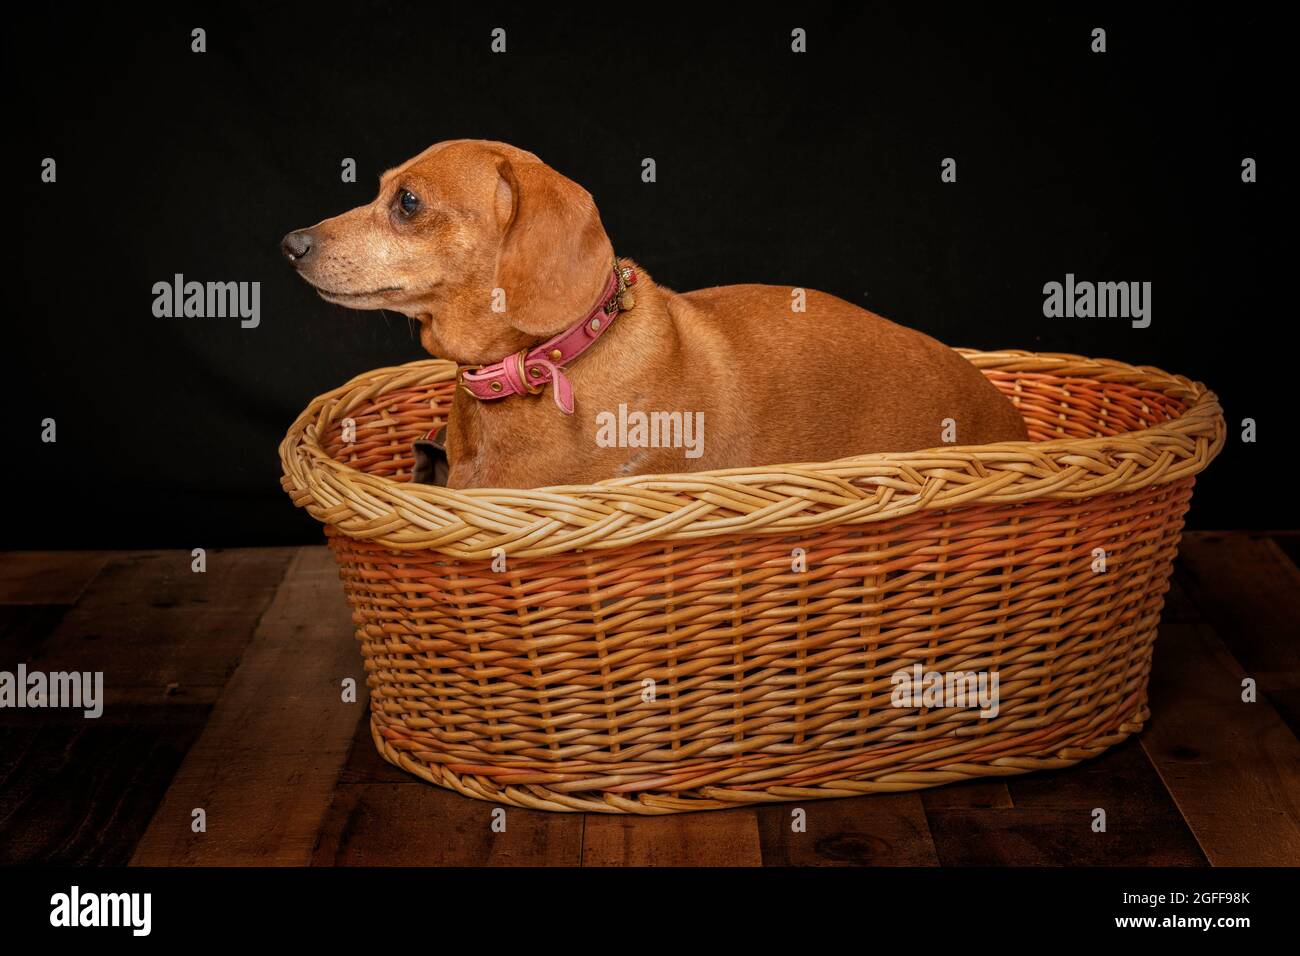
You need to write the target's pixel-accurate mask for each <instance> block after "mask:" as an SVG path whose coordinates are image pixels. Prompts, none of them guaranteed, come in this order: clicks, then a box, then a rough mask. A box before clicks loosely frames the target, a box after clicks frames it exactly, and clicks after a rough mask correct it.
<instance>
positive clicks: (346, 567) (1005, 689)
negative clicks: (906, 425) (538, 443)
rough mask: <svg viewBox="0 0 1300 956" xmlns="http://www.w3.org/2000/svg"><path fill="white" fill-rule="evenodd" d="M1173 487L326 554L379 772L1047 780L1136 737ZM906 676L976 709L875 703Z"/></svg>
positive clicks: (681, 799)
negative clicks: (723, 528) (529, 546)
mask: <svg viewBox="0 0 1300 956" xmlns="http://www.w3.org/2000/svg"><path fill="white" fill-rule="evenodd" d="M1191 488H1192V479H1190V478H1189V479H1184V480H1182V481H1178V482H1174V483H1170V484H1164V485H1160V486H1157V487H1154V488H1150V489H1143V490H1140V491H1135V492H1123V493H1116V494H1108V495H1099V496H1094V497H1091V498H1085V499H1079V500H1074V501H1064V500H1043V501H1038V502H1032V503H1023V504H1013V505H981V506H972V507H967V508H961V509H955V510H952V511H948V512H933V511H931V512H922V513H919V514H915V515H910V516H907V517H905V518H902V519H898V520H896V521H891V522H882V523H876V524H871V525H866V526H856V527H855V526H842V527H839V528H834V529H824V530H819V531H816V532H813V533H810V534H808V535H804V536H788V537H782V538H778V537H772V536H760V537H753V536H723V537H717V538H712V539H707V540H701V541H693V542H684V543H679V542H662V543H653V544H651V543H647V544H643V545H636V546H632V547H628V548H623V549H620V550H618V551H617V552H603V551H588V552H583V553H581V554H567V555H554V556H547V557H541V558H524V559H515V558H509V559H506V560H505V563H504V564H502V563H500V562H498V563H496V565H495V566H494V564H493V562H492V561H483V562H474V561H460V560H455V559H450V558H447V557H446V556H444V555H441V554H438V553H434V552H422V553H420V552H417V553H410V552H397V551H392V550H390V549H384V548H381V547H378V546H376V545H374V544H372V543H368V542H361V541H357V540H355V539H353V538H350V537H348V536H346V535H342V534H339V533H338V532H337V531H331V533H330V537H329V541H330V545H331V547H332V548H333V550H334V553H335V555H336V557H337V559H338V561H339V564H340V568H341V572H342V578H343V581H344V586H345V589H346V591H347V593H348V600H349V603H350V604H351V606H352V608H353V612H354V615H355V618H356V620H357V622H358V632H357V637H358V640H359V642H360V647H361V651H362V655H363V658H364V659H365V666H366V671H367V675H368V681H369V685H370V691H371V708H372V730H373V733H374V736H375V741H376V744H377V745H378V747H379V749H380V751H381V753H383V754H384V756H385V757H386V758H387V759H388V760H390V761H391V762H393V763H394V764H396V765H398V766H401V767H403V768H404V769H406V770H408V771H410V772H412V773H415V774H417V775H419V776H421V777H423V778H424V779H426V780H428V781H430V782H433V783H436V784H439V785H441V786H445V787H450V788H452V789H455V790H458V791H460V792H462V793H465V794H468V795H470V796H474V797H478V798H481V799H490V800H494V801H499V802H505V803H511V804H515V805H519V806H527V807H534V808H541V809H549V810H581V811H589V812H632V813H665V812H677V811H681V810H697V809H713V808H721V807H727V806H736V805H742V804H748V803H755V802H770V801H773V800H787V799H813V798H821V797H839V796H850V795H854V794H861V793H874V792H888V791H894V790H904V789H912V788H917V787H928V786H934V785H937V784H942V783H948V782H952V781H956V780H962V779H968V778H971V777H977V776H982V775H988V774H992V775H1005V774H1011V773H1021V772H1026V771H1029V770H1037V769H1045V768H1053V767H1061V766H1066V765H1068V764H1070V763H1073V762H1076V761H1078V760H1080V759H1084V758H1086V757H1090V756H1093V755H1095V754H1097V753H1099V752H1101V750H1103V749H1104V748H1105V747H1107V746H1110V745H1111V744H1113V743H1115V742H1117V741H1118V740H1121V739H1123V738H1124V737H1125V736H1127V735H1128V734H1130V733H1133V732H1135V731H1136V730H1138V729H1140V727H1141V725H1142V722H1143V720H1144V719H1145V717H1146V714H1147V710H1146V683H1147V677H1148V673H1149V669H1150V661H1151V646H1152V642H1153V640H1154V637H1155V630H1156V624H1157V622H1158V620H1159V616H1160V611H1161V607H1162V604H1163V595H1164V592H1165V590H1166V588H1167V583H1168V577H1169V571H1170V566H1171V562H1172V559H1173V557H1174V554H1175V553H1176V550H1177V544H1178V539H1179V534H1180V531H1181V527H1182V518H1183V514H1184V512H1185V510H1186V507H1187V503H1188V500H1189V498H1190V494H1191ZM900 675H901V676H900ZM913 675H919V676H920V681H919V682H914V683H913V687H914V688H921V687H923V686H924V685H925V681H926V680H927V679H928V680H930V683H931V685H933V679H931V678H930V677H929V676H928V675H940V677H941V681H940V683H941V685H942V684H945V683H951V682H952V681H953V680H956V681H957V684H956V687H957V688H958V689H959V688H960V687H962V686H966V687H967V688H968V689H971V694H972V695H973V698H972V699H973V700H975V701H976V702H977V705H974V706H955V705H953V706H950V705H951V704H952V702H953V698H951V697H943V696H939V697H936V698H926V697H925V696H924V694H923V693H922V695H921V696H920V697H915V696H914V697H912V698H910V699H909V698H906V697H904V698H903V699H901V700H900V696H899V691H900V687H901V686H903V685H904V684H906V683H907V682H908V681H910V680H911V679H912V676H913ZM951 675H973V678H974V681H975V683H974V684H971V683H970V679H969V676H959V677H958V678H955V679H954V678H952V676H951ZM981 675H982V679H983V680H984V682H985V683H984V688H985V691H988V690H990V689H991V690H992V691H993V692H994V694H993V697H992V698H989V697H987V696H986V697H985V698H983V699H981V698H980V697H979V692H978V691H977V690H974V689H973V688H975V687H977V686H978V682H979V680H980V679H981ZM941 694H942V692H941ZM989 700H993V702H994V706H995V710H994V712H992V713H989V712H987V711H988V708H987V707H985V708H983V710H984V712H983V713H982V710H981V706H979V705H978V704H980V703H987V702H988V701H989ZM958 702H959V703H960V699H958ZM968 703H969V701H968Z"/></svg>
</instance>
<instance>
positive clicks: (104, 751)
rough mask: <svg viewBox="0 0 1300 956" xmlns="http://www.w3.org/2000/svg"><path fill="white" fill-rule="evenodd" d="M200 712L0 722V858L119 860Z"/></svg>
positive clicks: (194, 732) (198, 725)
mask: <svg viewBox="0 0 1300 956" xmlns="http://www.w3.org/2000/svg"><path fill="white" fill-rule="evenodd" d="M203 717H204V712H203V711H202V710H195V711H189V712H185V711H176V712H174V713H173V718H174V719H173V722H172V723H170V724H168V725H159V724H148V725H145V726H125V725H122V724H117V725H99V724H96V723H95V722H94V721H83V722H82V723H81V724H80V725H76V726H74V725H60V726H45V727H38V726H28V727H5V728H0V865H4V866H10V865H16V864H47V865H61V864H69V865H83V866H84V865H95V866H120V865H124V864H125V863H126V862H127V861H128V860H129V859H130V858H131V853H132V849H133V848H134V846H135V844H136V842H137V841H138V840H139V839H140V835H141V834H142V833H143V832H144V831H145V828H146V827H147V826H148V824H149V818H150V817H151V816H152V815H153V812H154V809H155V808H156V807H157V806H158V803H159V801H160V800H161V799H162V796H163V793H164V791H165V790H166V788H167V785H168V783H169V782H170V781H171V779H172V775H173V774H174V773H175V772H176V768H177V767H178V766H179V765H180V763H181V760H182V758H183V757H184V756H185V751H186V750H188V749H189V747H190V745H191V744H192V743H193V742H194V740H195V738H197V737H198V735H199V733H200V731H201V729H202V726H203V723H202V722H203Z"/></svg>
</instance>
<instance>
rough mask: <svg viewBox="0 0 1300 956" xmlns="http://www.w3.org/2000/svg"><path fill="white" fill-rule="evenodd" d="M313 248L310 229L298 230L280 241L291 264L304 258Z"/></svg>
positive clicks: (281, 247)
mask: <svg viewBox="0 0 1300 956" xmlns="http://www.w3.org/2000/svg"><path fill="white" fill-rule="evenodd" d="M311 247H312V236H311V230H309V229H298V230H296V231H295V232H291V233H289V234H288V235H287V236H285V237H284V238H283V239H281V240H280V249H281V250H282V251H283V252H284V255H285V258H286V259H288V260H289V261H290V262H297V261H298V260H299V259H302V258H304V257H305V256H306V255H307V254H308V253H309V252H311Z"/></svg>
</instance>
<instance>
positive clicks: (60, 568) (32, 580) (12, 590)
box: [0, 551, 113, 604]
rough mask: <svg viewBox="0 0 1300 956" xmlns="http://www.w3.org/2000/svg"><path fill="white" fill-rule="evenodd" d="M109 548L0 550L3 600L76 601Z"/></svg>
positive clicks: (21, 602)
mask: <svg viewBox="0 0 1300 956" xmlns="http://www.w3.org/2000/svg"><path fill="white" fill-rule="evenodd" d="M112 555H113V552H110V551H3V552H0V604H75V603H76V602H77V599H78V598H80V597H81V595H82V592H84V591H85V589H86V585H88V584H89V583H90V582H91V581H92V580H93V579H94V577H95V575H97V574H98V573H99V572H100V570H101V569H102V568H103V567H104V565H105V564H106V563H107V562H108V560H109V558H110V557H112Z"/></svg>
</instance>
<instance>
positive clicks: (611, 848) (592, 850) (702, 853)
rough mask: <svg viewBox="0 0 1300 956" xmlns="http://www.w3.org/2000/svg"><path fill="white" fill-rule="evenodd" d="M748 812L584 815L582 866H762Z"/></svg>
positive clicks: (750, 810) (753, 814)
mask: <svg viewBox="0 0 1300 956" xmlns="http://www.w3.org/2000/svg"><path fill="white" fill-rule="evenodd" d="M762 863H763V854H762V847H761V842H760V840H759V834H758V818H757V811H756V810H755V809H754V808H753V807H742V808H739V809H736V810H716V811H712V812H708V813H680V814H672V815H669V816H663V817H639V816H622V815H620V816H613V815H607V814H595V813H591V814H588V815H587V821H586V826H585V827H584V829H583V834H582V865H583V866H761V865H762Z"/></svg>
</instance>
